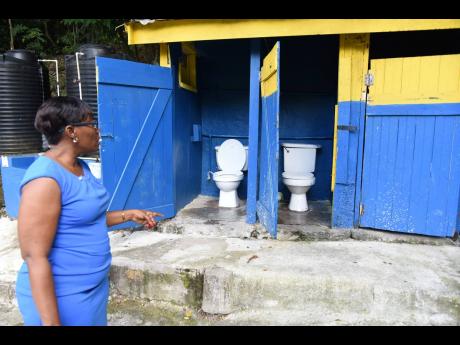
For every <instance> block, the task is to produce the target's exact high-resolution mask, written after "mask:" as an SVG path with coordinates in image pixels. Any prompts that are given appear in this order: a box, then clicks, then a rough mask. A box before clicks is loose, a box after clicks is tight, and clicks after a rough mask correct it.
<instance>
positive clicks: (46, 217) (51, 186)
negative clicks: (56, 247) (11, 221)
mask: <svg viewBox="0 0 460 345" xmlns="http://www.w3.org/2000/svg"><path fill="white" fill-rule="evenodd" d="M60 212H61V191H60V188H59V186H58V184H57V182H56V181H55V180H53V179H51V178H47V177H42V178H38V179H35V180H32V181H31V182H29V183H27V184H26V185H25V186H24V187H23V188H22V196H21V201H20V205H19V215H18V238H19V246H20V249H21V256H22V258H23V259H24V260H25V261H26V263H27V266H28V268H29V277H30V285H31V288H32V297H33V299H34V302H35V305H36V306H37V309H38V312H39V314H40V319H41V321H42V324H43V325H49V326H52V325H56V326H57V325H60V324H61V322H60V319H59V312H58V307H57V301H56V292H55V290H54V280H53V275H52V272H51V265H50V263H49V261H48V254H49V251H50V249H51V246H52V243H53V240H54V236H55V234H56V227H57V223H58V220H59V215H60Z"/></svg>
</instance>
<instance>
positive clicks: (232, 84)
mask: <svg viewBox="0 0 460 345" xmlns="http://www.w3.org/2000/svg"><path fill="white" fill-rule="evenodd" d="M275 40H276V39H266V40H262V41H261V43H262V44H261V54H262V57H263V56H265V55H266V54H267V53H268V49H269V47H272V46H273V44H272V43H274V41H275ZM272 41H273V42H272ZM280 41H281V46H282V49H281V57H280V64H281V68H280V79H281V81H280V82H281V88H280V89H281V97H280V116H279V119H280V123H279V125H280V129H279V136H280V142H295V143H315V144H320V145H321V146H322V149H321V150H319V151H318V156H317V162H316V171H315V176H316V183H315V185H314V186H313V187H312V188H311V190H310V191H309V194H308V197H309V199H310V200H325V199H329V200H330V199H331V192H330V183H331V168H332V143H333V140H332V139H333V126H334V105H335V104H336V99H337V70H338V47H339V40H338V36H318V37H299V38H297V37H296V38H285V39H281V40H280ZM197 48H198V67H197V73H198V89H199V93H198V97H199V103H200V111H201V118H202V131H203V134H204V136H203V151H202V169H201V193H202V194H205V195H212V196H218V195H219V190H218V188H217V187H216V185H215V183H214V181H212V180H208V179H207V176H208V171H213V172H214V171H216V170H217V163H216V158H215V157H216V156H215V149H214V147H215V146H216V145H219V144H221V143H222V142H223V141H224V140H226V139H228V138H229V137H233V138H235V139H238V140H240V141H241V142H242V143H243V144H244V145H247V142H248V125H249V124H248V122H249V117H248V116H249V115H248V111H249V61H250V60H249V57H250V41H249V40H227V41H210V42H201V43H199V44H197ZM306 137H308V139H307V138H306ZM279 167H280V168H279V174H280V176H281V173H282V169H283V157H282V150H280V162H279ZM246 181H247V173H245V178H244V180H243V181H242V183H241V184H240V187H239V188H238V195H239V197H240V198H242V199H245V198H246V193H247V192H246V191H247V182H246ZM279 190H280V191H281V192H283V193H285V197H286V198H288V197H289V191H288V190H287V188H286V187H285V186H284V184H283V183H282V179H281V178H280V179H279Z"/></svg>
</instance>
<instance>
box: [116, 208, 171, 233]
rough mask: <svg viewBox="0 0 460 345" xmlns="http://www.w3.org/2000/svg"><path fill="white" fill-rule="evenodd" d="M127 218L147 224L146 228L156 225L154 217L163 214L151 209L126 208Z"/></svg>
mask: <svg viewBox="0 0 460 345" xmlns="http://www.w3.org/2000/svg"><path fill="white" fill-rule="evenodd" d="M125 214H126V218H127V220H132V221H133V222H136V223H138V224H142V225H145V226H147V228H149V229H152V228H153V227H155V226H156V225H157V221H156V220H155V218H154V217H162V216H163V214H161V213H158V212H152V211H144V210H127V211H125Z"/></svg>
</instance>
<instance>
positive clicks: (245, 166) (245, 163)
mask: <svg viewBox="0 0 460 345" xmlns="http://www.w3.org/2000/svg"><path fill="white" fill-rule="evenodd" d="M214 149H215V150H216V163H217V167H218V168H219V170H222V168H221V167H220V165H219V162H218V161H217V152H219V149H220V145H219V146H215V147H214ZM244 152H246V161H245V162H244V167H243V169H242V170H241V171H247V170H248V147H247V146H244Z"/></svg>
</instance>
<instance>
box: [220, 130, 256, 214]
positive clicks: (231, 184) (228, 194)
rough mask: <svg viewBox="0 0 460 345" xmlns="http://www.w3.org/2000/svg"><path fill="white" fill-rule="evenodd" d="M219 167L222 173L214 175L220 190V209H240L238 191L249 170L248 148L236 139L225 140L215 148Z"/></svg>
mask: <svg viewBox="0 0 460 345" xmlns="http://www.w3.org/2000/svg"><path fill="white" fill-rule="evenodd" d="M215 150H216V160H217V166H218V168H219V169H220V171H217V172H215V173H213V174H212V178H213V180H214V181H215V182H216V186H217V188H219V190H220V193H219V207H238V206H239V205H240V199H239V198H238V194H237V192H236V189H237V188H238V186H239V185H240V182H241V180H242V179H243V177H244V176H243V171H246V170H247V161H248V148H247V146H243V144H241V143H240V142H239V141H238V140H236V139H228V140H225V141H224V142H223V143H222V144H221V145H220V146H216V147H215Z"/></svg>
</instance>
